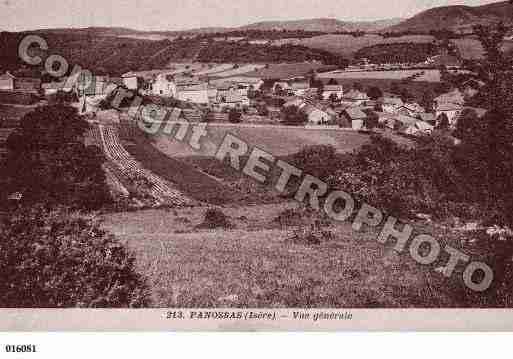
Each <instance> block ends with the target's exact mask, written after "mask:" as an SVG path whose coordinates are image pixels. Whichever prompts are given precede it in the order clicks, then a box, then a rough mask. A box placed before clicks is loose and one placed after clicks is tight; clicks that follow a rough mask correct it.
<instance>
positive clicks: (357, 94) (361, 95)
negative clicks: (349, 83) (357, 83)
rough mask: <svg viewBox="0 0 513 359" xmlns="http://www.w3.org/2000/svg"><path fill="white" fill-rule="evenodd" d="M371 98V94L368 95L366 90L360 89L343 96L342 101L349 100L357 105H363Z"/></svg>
mask: <svg viewBox="0 0 513 359" xmlns="http://www.w3.org/2000/svg"><path fill="white" fill-rule="evenodd" d="M369 100H370V98H369V96H367V94H366V93H365V92H361V91H358V90H351V91H349V92H348V93H346V94H344V95H343V96H342V101H344V102H349V103H352V104H355V105H361V104H363V103H364V102H366V101H369Z"/></svg>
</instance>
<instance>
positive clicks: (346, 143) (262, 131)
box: [155, 124, 368, 157]
mask: <svg viewBox="0 0 513 359" xmlns="http://www.w3.org/2000/svg"><path fill="white" fill-rule="evenodd" d="M207 131H208V135H207V136H206V137H205V139H204V140H203V143H202V151H200V152H199V153H198V152H196V151H194V150H192V149H191V148H190V147H189V146H188V145H187V144H186V143H185V144H184V143H180V142H178V141H174V140H173V139H172V138H171V137H170V136H165V135H161V136H159V137H158V138H156V142H155V146H156V147H157V148H158V149H159V150H161V151H162V152H164V153H166V154H168V155H169V156H172V157H189V156H197V155H204V156H213V155H214V154H215V152H216V149H217V148H218V147H219V145H220V144H221V143H222V142H223V139H224V137H225V136H226V134H227V133H230V134H232V135H234V136H236V137H238V138H239V139H242V140H244V141H246V143H248V144H249V146H250V147H254V146H257V147H259V148H260V149H262V150H265V151H268V152H270V153H271V154H273V155H274V156H287V155H290V154H294V153H297V152H299V151H300V150H301V149H302V148H303V147H305V146H311V145H319V144H326V145H328V144H331V145H333V146H335V147H336V148H337V149H338V150H339V151H340V152H348V151H352V150H354V149H356V148H358V147H360V146H361V145H362V144H364V143H365V142H366V141H367V140H368V136H367V135H365V134H361V133H357V132H351V131H333V130H307V129H304V128H293V127H290V128H289V127H282V126H259V127H242V126H237V125H234V126H216V125H215V124H211V125H209V126H208V128H207ZM186 140H187V139H186Z"/></svg>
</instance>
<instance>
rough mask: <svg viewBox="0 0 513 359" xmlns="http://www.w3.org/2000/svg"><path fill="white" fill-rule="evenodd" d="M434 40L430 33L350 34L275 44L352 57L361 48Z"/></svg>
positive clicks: (284, 41) (283, 41)
mask: <svg viewBox="0 0 513 359" xmlns="http://www.w3.org/2000/svg"><path fill="white" fill-rule="evenodd" d="M433 40H434V37H432V36H430V35H409V36H401V37H392V38H383V37H381V36H379V35H371V34H369V35H365V36H361V37H354V36H352V35H322V36H316V37H312V38H308V39H301V40H296V39H293V40H282V41H279V42H277V44H284V43H293V44H296V45H303V46H307V47H311V48H315V49H321V50H326V51H331V52H333V53H336V54H339V55H342V56H346V57H348V58H352V57H353V55H354V53H355V52H356V51H358V50H360V49H361V48H364V47H367V46H372V45H378V44H389V43H397V42H414V43H429V42H432V41H433Z"/></svg>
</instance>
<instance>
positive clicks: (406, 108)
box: [397, 102, 425, 117]
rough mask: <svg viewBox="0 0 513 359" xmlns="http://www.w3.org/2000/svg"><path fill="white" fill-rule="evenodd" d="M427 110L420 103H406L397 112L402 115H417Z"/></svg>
mask: <svg viewBox="0 0 513 359" xmlns="http://www.w3.org/2000/svg"><path fill="white" fill-rule="evenodd" d="M424 112H425V110H424V108H422V106H420V105H419V104H418V103H416V102H413V103H405V104H403V105H402V106H400V107H399V108H398V109H397V113H398V114H400V115H405V116H410V117H416V116H417V115H418V114H419V113H424Z"/></svg>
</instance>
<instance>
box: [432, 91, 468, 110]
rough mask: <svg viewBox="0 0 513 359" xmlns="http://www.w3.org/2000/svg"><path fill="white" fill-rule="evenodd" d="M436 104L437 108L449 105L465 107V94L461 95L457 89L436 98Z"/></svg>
mask: <svg viewBox="0 0 513 359" xmlns="http://www.w3.org/2000/svg"><path fill="white" fill-rule="evenodd" d="M434 103H435V108H436V107H438V106H440V105H443V104H447V103H453V104H459V105H463V104H464V103H465V96H464V95H463V93H461V91H460V90H458V89H455V90H452V91H450V92H447V93H444V94H441V95H440V96H438V97H436V98H435V99H434Z"/></svg>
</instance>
